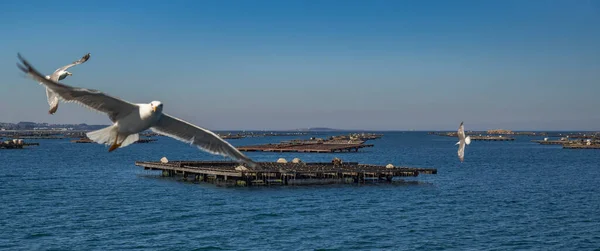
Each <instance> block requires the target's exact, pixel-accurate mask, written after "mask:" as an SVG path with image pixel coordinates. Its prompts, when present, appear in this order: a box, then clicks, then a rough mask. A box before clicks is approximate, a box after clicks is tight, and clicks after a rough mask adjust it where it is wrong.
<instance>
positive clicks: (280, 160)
mask: <svg viewBox="0 0 600 251" xmlns="http://www.w3.org/2000/svg"><path fill="white" fill-rule="evenodd" d="M277 163H283V164H285V163H287V160H285V159H284V158H279V159H278V160H277Z"/></svg>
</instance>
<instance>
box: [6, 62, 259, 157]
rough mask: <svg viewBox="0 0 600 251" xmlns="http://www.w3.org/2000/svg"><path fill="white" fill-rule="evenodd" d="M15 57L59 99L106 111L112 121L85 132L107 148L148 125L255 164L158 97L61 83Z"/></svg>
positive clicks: (133, 137)
mask: <svg viewBox="0 0 600 251" xmlns="http://www.w3.org/2000/svg"><path fill="white" fill-rule="evenodd" d="M18 57H19V60H20V61H21V62H20V63H21V64H18V63H17V66H18V67H19V69H21V70H22V71H23V72H25V73H26V74H27V75H29V77H31V78H33V79H34V80H35V81H37V82H41V83H42V84H44V85H45V86H46V87H47V88H49V89H50V90H52V91H53V92H54V93H56V94H57V95H58V96H59V97H60V98H61V99H62V100H63V101H65V102H75V103H78V104H80V105H82V106H84V107H87V108H89V109H92V110H95V111H98V112H102V113H105V114H106V115H108V118H109V119H110V120H111V121H112V122H113V125H111V126H108V127H106V128H103V129H100V130H97V131H93V132H88V133H87V136H88V138H90V139H91V140H93V141H94V142H97V143H99V144H106V145H110V148H109V149H108V151H109V152H112V151H114V150H115V149H117V148H120V147H125V146H127V145H129V144H132V143H134V142H136V141H137V140H138V139H139V133H140V132H143V131H145V130H147V129H151V130H152V131H154V132H156V133H160V134H163V135H166V136H169V137H172V138H175V139H177V140H180V141H183V142H187V143H190V144H191V145H195V146H197V147H198V148H200V149H201V150H204V151H206V152H209V153H212V154H219V155H223V156H226V157H229V158H232V159H234V160H235V161H237V162H240V163H245V164H246V165H248V166H249V167H251V168H255V167H258V164H257V163H256V162H254V161H252V160H251V159H250V158H248V157H246V156H245V155H244V154H242V153H241V152H240V151H239V150H237V149H236V148H235V147H233V146H232V145H231V144H229V143H227V141H225V140H223V139H221V138H219V136H217V135H216V134H215V133H213V132H211V131H209V130H206V129H204V128H201V127H198V126H195V125H193V124H190V123H188V122H186V121H183V120H181V119H178V118H175V117H173V116H170V115H168V114H166V113H163V104H162V103H161V102H160V101H152V102H150V103H148V104H134V103H130V102H127V101H125V100H121V99H119V98H116V97H111V96H109V95H107V94H104V93H102V92H100V91H97V90H92V89H84V88H76V87H71V86H68V85H65V84H61V83H58V81H53V80H51V79H48V78H46V77H44V76H43V75H42V74H40V73H39V72H38V71H37V70H36V69H35V68H33V66H31V64H29V62H27V61H26V60H25V59H24V58H23V57H21V55H20V54H18Z"/></svg>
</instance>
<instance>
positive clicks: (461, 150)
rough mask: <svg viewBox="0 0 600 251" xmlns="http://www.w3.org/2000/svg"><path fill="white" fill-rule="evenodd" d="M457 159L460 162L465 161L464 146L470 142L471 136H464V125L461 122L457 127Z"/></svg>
mask: <svg viewBox="0 0 600 251" xmlns="http://www.w3.org/2000/svg"><path fill="white" fill-rule="evenodd" d="M457 134H458V142H456V144H457V145H458V159H459V160H460V162H463V161H465V146H466V145H468V144H471V136H468V137H466V138H465V126H464V125H463V122H460V126H459V127H458V133H457Z"/></svg>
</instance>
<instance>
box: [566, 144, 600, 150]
mask: <svg viewBox="0 0 600 251" xmlns="http://www.w3.org/2000/svg"><path fill="white" fill-rule="evenodd" d="M562 148H563V149H600V144H595V145H580V144H565V145H563V147H562Z"/></svg>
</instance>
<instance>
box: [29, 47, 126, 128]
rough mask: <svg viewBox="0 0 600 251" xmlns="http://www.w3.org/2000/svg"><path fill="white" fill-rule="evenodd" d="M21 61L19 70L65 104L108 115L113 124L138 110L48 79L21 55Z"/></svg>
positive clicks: (98, 94)
mask: <svg viewBox="0 0 600 251" xmlns="http://www.w3.org/2000/svg"><path fill="white" fill-rule="evenodd" d="M19 59H20V60H21V63H22V65H21V64H17V67H19V69H21V70H22V71H23V72H25V73H27V74H28V75H29V76H30V77H31V78H33V79H34V80H35V81H37V82H40V83H42V84H44V85H45V86H46V87H47V88H49V89H50V90H51V91H52V92H54V93H55V94H56V95H58V96H59V97H60V99H62V100H64V101H65V102H75V103H78V104H80V105H83V106H85V107H87V108H90V109H93V110H96V111H99V112H103V113H106V114H107V115H108V117H109V118H110V119H111V120H112V121H113V122H115V121H116V120H117V119H118V118H120V117H122V116H126V115H127V114H129V113H131V112H132V111H134V110H135V109H136V108H137V106H136V105H135V104H132V103H129V102H127V101H124V100H121V99H118V98H114V97H111V96H108V95H106V94H104V93H102V92H99V91H96V90H91V89H84V88H74V87H71V86H68V85H65V84H61V83H58V82H55V81H52V80H49V79H46V78H45V77H44V76H43V75H42V74H40V73H39V72H38V71H37V70H36V69H35V68H33V66H31V65H30V64H29V62H27V61H26V60H25V59H24V58H23V57H21V55H20V54H19Z"/></svg>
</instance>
